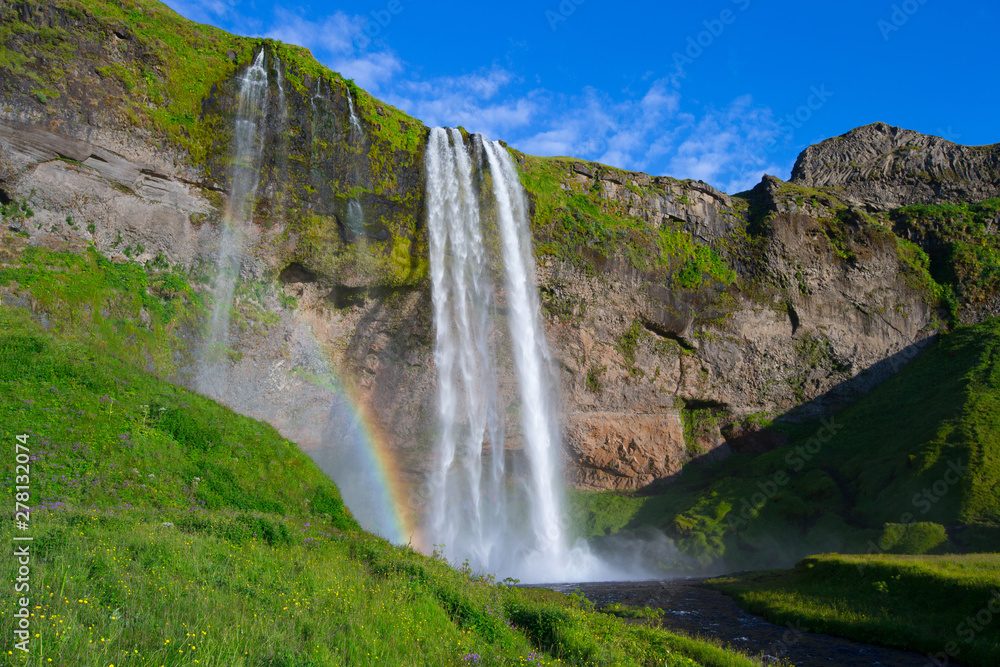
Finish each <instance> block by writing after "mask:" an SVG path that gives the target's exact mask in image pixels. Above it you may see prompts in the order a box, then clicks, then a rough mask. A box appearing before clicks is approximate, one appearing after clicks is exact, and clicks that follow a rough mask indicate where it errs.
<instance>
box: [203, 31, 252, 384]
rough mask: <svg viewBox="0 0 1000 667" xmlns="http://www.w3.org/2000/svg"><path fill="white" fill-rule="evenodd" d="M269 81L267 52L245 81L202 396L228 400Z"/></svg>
mask: <svg viewBox="0 0 1000 667" xmlns="http://www.w3.org/2000/svg"><path fill="white" fill-rule="evenodd" d="M267 94H268V79H267V68H266V63H265V52H264V49H261V50H260V52H259V53H258V54H257V56H256V58H254V61H253V63H252V64H251V65H250V67H249V68H248V69H247V71H246V72H245V73H244V74H243V76H242V77H241V79H240V87H239V100H238V103H237V109H236V123H235V126H234V128H233V145H232V158H231V161H230V167H229V170H230V172H229V177H230V187H229V205H228V210H227V212H226V220H225V222H224V223H223V226H222V231H221V233H220V237H219V253H218V258H217V260H216V266H217V267H218V270H219V273H218V276H217V277H216V289H215V304H214V305H213V308H212V319H211V321H210V323H209V331H208V334H207V336H206V339H205V343H204V348H203V350H202V353H201V358H200V359H199V363H198V369H197V376H196V378H195V383H196V386H197V388H198V390H199V391H200V392H202V393H203V394H206V395H208V396H212V397H213V398H220V397H222V396H223V395H224V394H225V393H226V390H227V388H228V386H227V385H228V383H227V381H226V369H227V368H228V363H227V361H226V359H225V354H226V348H227V346H228V344H229V316H230V313H231V312H232V307H233V295H234V293H235V291H236V284H237V281H238V280H239V276H240V267H241V264H242V259H243V254H244V244H245V240H246V234H247V229H246V228H247V225H249V224H250V223H251V222H252V221H253V209H254V201H255V200H256V198H257V186H258V184H259V183H260V168H261V160H262V158H263V154H264V141H263V139H262V137H261V127H262V126H263V125H264V123H265V122H266V120H267Z"/></svg>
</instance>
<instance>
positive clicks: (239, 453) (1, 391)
mask: <svg viewBox="0 0 1000 667" xmlns="http://www.w3.org/2000/svg"><path fill="white" fill-rule="evenodd" d="M22 434H23V435H27V436H28V437H27V439H26V442H27V447H28V449H29V450H30V455H31V461H30V463H29V465H30V484H29V485H30V499H28V500H27V502H28V504H29V505H30V506H31V507H32V513H31V521H30V530H29V531H28V532H27V533H19V534H30V535H31V536H33V537H34V538H35V541H34V542H33V543H31V549H32V554H33V556H32V560H31V582H30V583H31V586H32V590H31V593H32V595H31V598H30V600H31V601H30V610H31V613H32V614H33V616H32V620H31V622H32V630H33V632H34V633H35V636H33V640H32V641H33V643H32V651H31V652H30V653H29V654H27V655H25V654H22V653H21V652H20V651H11V653H10V654H8V659H9V664H12V665H32V666H35V665H49V664H52V665H67V666H69V665H78V664H89V665H110V664H114V665H118V666H119V667H122V666H124V665H152V664H157V665H192V664H206V665H226V666H227V667H232V666H238V665H246V666H248V667H249V666H251V665H253V666H254V667H257V666H260V665H299V666H303V665H328V664H343V665H352V666H354V665H383V664H384V665H402V664H406V665H449V664H456V665H458V664H478V663H476V662H475V661H474V660H472V659H471V657H469V656H470V655H471V654H475V655H477V656H479V658H480V661H481V664H483V665H519V664H574V665H654V664H655V665H661V664H668V665H696V664H702V665H732V666H738V665H750V664H752V663H750V661H748V660H747V659H745V658H742V657H740V656H738V655H736V654H733V653H730V652H727V651H725V650H723V649H721V648H718V647H716V646H713V645H710V644H706V643H704V642H700V641H696V640H692V639H688V638H685V637H679V636H676V635H673V634H670V633H667V632H663V631H660V630H655V629H652V628H649V627H644V626H634V625H627V624H626V623H624V622H623V621H621V620H620V619H618V618H616V617H615V615H614V614H602V613H597V612H595V611H593V610H592V609H590V608H589V606H588V605H587V604H585V603H584V602H583V601H581V600H579V599H576V598H567V597H565V596H562V595H559V594H555V593H551V592H546V591H535V590H528V589H525V590H521V589H512V588H509V587H507V586H502V585H497V584H495V583H494V582H493V581H492V579H491V578H490V577H486V576H481V575H478V574H476V573H473V572H471V571H469V570H468V569H459V570H455V569H453V568H451V567H450V566H448V565H447V564H446V563H444V562H442V561H440V560H439V559H437V558H429V557H425V556H422V555H420V554H417V553H415V552H413V551H412V550H411V549H409V548H397V547H394V546H392V545H390V544H388V543H387V542H385V541H383V540H380V539H377V538H375V537H372V536H370V535H367V534H365V533H363V532H361V531H360V530H359V529H358V528H357V524H356V523H355V522H354V520H353V518H352V517H351V516H350V514H349V512H348V511H347V510H346V508H345V507H344V505H343V503H342V502H341V500H340V496H339V493H338V492H337V489H336V487H335V486H334V484H333V483H332V482H331V481H330V480H329V479H328V478H326V477H325V476H324V475H323V474H322V473H321V472H320V471H319V470H318V469H317V468H316V466H315V465H314V464H313V463H312V462H311V461H310V459H309V458H308V457H307V456H306V455H304V454H303V453H302V452H301V451H300V450H299V449H298V447H296V446H295V445H294V444H293V443H291V442H289V441H287V440H285V439H283V438H281V436H280V435H278V434H277V433H276V432H275V431H274V429H273V428H271V427H270V426H268V425H266V424H263V423H260V422H257V421H254V420H252V419H249V418H245V417H241V416H239V415H236V414H234V413H233V412H231V411H230V410H228V409H227V408H224V407H222V406H220V405H217V404H215V403H214V402H212V401H210V400H209V399H206V398H204V397H201V396H198V395H196V394H193V393H192V392H189V391H187V390H184V389H181V388H178V387H176V386H174V385H171V384H168V383H166V382H163V381H162V380H159V379H158V378H156V377H155V376H153V375H152V374H149V373H146V372H144V371H142V370H139V369H138V368H136V367H135V366H134V365H133V364H132V363H131V362H130V361H128V360H125V359H122V358H118V357H117V356H116V355H115V354H114V353H113V351H111V350H108V349H107V348H106V347H104V346H100V345H89V344H84V343H81V342H75V341H73V340H72V339H71V338H70V339H67V338H65V337H62V336H59V335H58V334H57V333H56V332H55V331H53V327H51V326H50V327H49V328H48V329H46V328H44V327H42V326H41V325H39V324H37V323H35V322H33V321H32V320H31V318H30V317H29V316H28V313H25V312H23V311H19V310H13V309H9V308H4V309H2V310H0V441H2V442H6V443H8V444H9V445H10V447H11V449H12V450H13V448H14V444H15V442H16V440H15V437H16V436H18V435H22ZM14 474H15V471H14V470H13V468H11V470H10V472H9V476H6V477H5V479H4V491H5V493H7V495H8V497H12V495H13V493H14V491H15V489H14V488H13V487H14V486H15V484H17V483H18V481H17V480H16V479H15V478H14ZM22 483H23V480H22ZM0 521H2V523H3V533H4V534H5V535H7V536H8V537H7V539H8V540H10V538H11V536H12V533H13V532H14V525H13V520H12V516H11V515H10V514H6V515H5V517H4V518H3V519H0ZM16 567H17V563H16V562H15V560H14V559H13V558H12V557H11V556H10V552H8V556H6V557H4V559H3V568H4V574H5V576H7V578H8V580H9V581H11V582H13V580H14V578H15V576H16V575H15V569H16ZM14 604H15V602H14V600H13V598H12V597H10V596H8V598H7V601H6V602H5V603H4V604H3V605H2V606H0V632H4V633H6V634H7V635H8V636H12V633H13V628H14V623H15V621H14V618H13V613H14ZM612 611H615V612H616V613H619V614H620V612H621V610H612ZM532 654H534V655H532ZM467 657H469V659H464V658H467ZM529 659H530V660H529ZM49 660H51V662H49ZM196 660H197V661H198V662H197V663H196V662H195V661H196ZM81 661H82V662H81Z"/></svg>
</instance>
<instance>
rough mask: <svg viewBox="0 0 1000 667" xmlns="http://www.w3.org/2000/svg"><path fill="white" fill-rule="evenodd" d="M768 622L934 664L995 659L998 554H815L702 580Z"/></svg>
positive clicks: (998, 655)
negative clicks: (768, 568) (788, 564)
mask: <svg viewBox="0 0 1000 667" xmlns="http://www.w3.org/2000/svg"><path fill="white" fill-rule="evenodd" d="M709 583H710V584H711V585H712V586H714V587H715V588H717V589H719V590H721V591H723V592H724V593H726V594H728V595H732V596H733V597H734V598H735V599H736V600H737V602H739V603H740V604H741V605H742V606H743V607H744V608H746V609H748V610H750V611H751V612H753V613H757V614H763V615H765V616H767V618H768V619H770V620H772V621H774V622H775V623H782V624H790V623H793V622H797V623H799V624H801V626H802V627H807V628H809V629H810V630H813V631H817V632H825V633H831V634H837V635H841V636H844V637H850V638H851V639H856V640H859V641H864V642H875V643H879V644H884V645H888V646H897V647H900V648H906V649H910V650H914V651H920V652H921V653H925V654H928V655H933V656H935V659H936V664H950V663H952V662H959V663H960V664H963V665H984V666H985V665H995V664H997V660H998V659H1000V625H998V624H997V623H995V622H994V620H995V619H996V618H997V617H998V616H1000V556H998V555H996V554H989V555H982V554H980V555H973V556H833V555H825V556H816V557H812V558H807V559H805V560H803V561H802V562H800V563H799V564H798V565H796V566H795V568H794V569H792V570H783V571H773V572H759V573H750V574H744V575H738V576H733V577H723V578H719V579H715V580H712V581H710V582H709Z"/></svg>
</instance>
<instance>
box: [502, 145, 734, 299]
mask: <svg viewBox="0 0 1000 667" xmlns="http://www.w3.org/2000/svg"><path fill="white" fill-rule="evenodd" d="M516 156H517V157H518V158H519V161H520V163H521V181H522V183H523V184H524V187H525V189H526V190H527V192H528V193H529V196H530V197H531V198H532V201H533V202H534V206H535V212H534V217H533V220H532V224H533V225H534V231H535V238H536V242H537V248H536V251H537V253H538V254H539V255H543V256H544V255H548V256H553V257H558V258H560V259H563V260H566V261H568V262H570V263H573V264H576V265H577V266H579V267H580V268H582V269H584V270H586V271H589V272H593V271H595V270H596V269H597V268H599V265H600V264H601V263H602V262H604V261H605V260H607V259H608V258H613V257H623V258H625V259H627V260H628V261H629V262H630V263H631V264H632V265H633V266H634V267H635V268H637V269H640V270H643V271H649V272H652V273H657V274H660V275H662V276H663V277H664V278H665V279H666V280H667V281H668V282H669V283H670V284H672V285H673V286H674V287H676V288H678V289H697V288H700V287H702V286H704V285H708V284H713V283H720V284H723V285H730V284H732V283H734V282H735V281H736V273H735V272H734V271H733V270H732V269H731V268H730V267H729V266H728V264H727V263H726V262H725V260H724V259H723V258H722V257H720V256H719V254H718V253H717V252H716V251H715V249H713V248H712V247H711V246H709V245H706V244H704V243H702V242H699V241H696V240H695V239H694V237H693V236H692V235H691V234H690V233H689V232H687V231H684V230H683V229H681V225H680V223H677V224H676V226H675V227H673V228H669V229H668V228H661V229H659V230H657V229H655V228H654V227H653V226H652V225H649V224H647V223H645V222H643V221H642V220H640V219H638V218H636V217H633V216H631V215H629V213H628V209H627V207H626V206H625V205H624V204H621V203H618V202H613V201H609V200H607V199H604V198H603V197H602V196H601V194H600V190H599V189H598V188H596V187H595V188H591V189H589V190H585V189H584V188H583V186H582V185H580V184H579V183H577V182H576V181H575V180H574V179H572V178H571V174H570V168H571V165H572V164H573V163H578V162H580V161H579V160H574V159H572V158H539V157H535V156H531V155H525V154H523V153H516ZM590 167H592V168H595V169H597V170H604V171H617V172H619V173H620V174H622V175H624V176H627V174H626V172H622V171H620V170H615V169H613V168H612V167H606V166H603V165H597V164H595V163H590ZM626 182H627V180H626ZM678 183H679V182H678ZM622 187H624V188H626V189H629V190H633V191H635V192H636V194H643V192H644V191H643V190H642V189H641V188H637V187H636V186H633V185H631V184H630V183H629V184H627V185H623V186H622ZM649 192H650V193H652V192H653V191H652V190H649ZM678 201H680V203H688V202H686V201H683V199H679V200H678Z"/></svg>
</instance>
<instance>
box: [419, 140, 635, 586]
mask: <svg viewBox="0 0 1000 667" xmlns="http://www.w3.org/2000/svg"><path fill="white" fill-rule="evenodd" d="M472 141H473V147H474V149H475V153H476V156H477V158H478V160H477V161H476V164H475V165H474V164H473V161H472V160H471V159H470V157H469V151H468V149H467V147H466V145H465V143H464V141H463V138H462V134H461V133H460V132H459V131H458V130H454V129H452V130H444V129H442V128H436V129H434V130H431V133H430V138H429V140H428V146H427V154H426V167H427V225H428V233H429V237H430V260H431V293H432V301H433V306H434V326H435V335H436V339H435V348H434V359H435V362H436V364H437V369H438V400H439V411H438V420H439V428H440V436H439V440H438V451H437V456H438V458H437V464H436V467H435V468H434V470H433V472H432V474H431V475H430V480H429V487H430V502H429V508H428V517H427V518H428V521H427V532H428V535H427V537H429V538H430V541H431V543H432V544H434V547H435V550H441V551H442V552H443V554H444V555H445V557H446V558H448V559H449V560H450V561H452V562H453V563H462V562H468V564H469V565H470V566H471V567H473V568H482V569H484V570H486V571H489V572H492V573H495V574H498V575H499V576H501V577H508V576H509V577H515V578H517V579H520V580H521V581H524V582H526V583H527V582H532V583H538V582H558V581H609V580H612V579H632V578H643V577H644V576H648V575H649V574H650V572H649V571H648V570H646V569H645V568H644V567H643V566H642V564H641V563H640V562H639V559H630V558H629V553H630V552H636V553H639V552H641V551H642V550H643V549H646V546H645V545H644V544H643V542H642V541H641V540H638V539H637V540H628V539H626V540H622V544H621V547H622V549H621V550H622V552H623V553H622V554H621V557H620V558H617V557H616V558H617V560H619V561H621V562H618V563H616V564H615V565H614V566H612V565H609V564H608V563H606V562H603V561H602V560H601V559H600V558H598V557H597V556H596V555H594V554H593V553H592V552H591V550H590V548H589V546H588V545H587V543H586V542H583V541H580V542H578V543H577V544H575V545H574V546H573V547H570V546H569V541H568V538H567V534H566V530H565V528H564V525H563V520H562V500H561V492H560V488H561V487H560V474H559V463H558V455H559V447H560V437H559V424H558V418H557V412H556V411H557V408H558V406H557V404H556V399H555V387H556V378H555V376H554V375H553V374H552V370H551V369H552V364H551V360H550V357H549V351H548V345H547V344H546V341H545V332H544V329H543V327H542V321H541V316H540V308H539V300H538V290H537V287H536V285H535V279H534V271H533V268H534V266H535V261H534V257H533V255H532V251H531V236H530V227H529V223H528V206H527V198H526V195H525V192H524V189H523V187H522V186H521V181H520V178H519V176H518V173H517V169H516V167H515V166H514V162H513V160H512V159H511V157H510V154H509V153H508V152H507V150H506V149H505V148H504V147H503V146H502V145H501V144H500V143H499V142H489V141H483V140H482V138H481V137H479V136H478V135H477V136H474V137H473V139H472ZM487 170H488V175H487ZM487 180H489V181H490V182H491V183H492V187H491V192H489V193H484V192H480V191H479V188H478V185H479V184H480V183H486V182H487ZM490 195H492V196H490ZM481 202H482V205H483V210H484V211H488V215H486V216H481V213H480V204H481ZM492 220H495V226H496V229H495V230H487V229H486V228H484V222H488V221H492ZM487 231H490V232H492V233H486V232H487ZM497 245H498V246H499V251H500V252H499V258H497V259H499V260H500V262H501V263H502V265H503V273H504V279H503V288H504V291H503V299H502V301H504V302H505V303H502V304H500V306H498V305H495V304H494V294H493V285H492V281H491V279H490V274H489V266H491V264H490V262H491V258H490V257H488V256H487V251H486V248H487V247H494V246H497ZM501 306H505V308H503V307H501ZM503 312H506V316H507V326H506V327H505V328H506V329H507V331H508V332H509V336H510V339H509V347H510V350H509V351H510V354H511V356H512V357H513V366H514V370H515V375H516V378H517V398H516V401H515V402H514V403H512V405H510V406H509V407H505V408H503V409H501V407H502V406H501V400H500V391H499V389H498V386H499V383H498V378H499V377H500V376H501V371H500V369H498V368H497V366H496V365H495V360H496V359H498V358H500V357H501V356H502V355H499V354H498V352H501V351H503V350H498V349H497V348H502V346H503V345H504V342H503V341H501V338H502V336H500V335H499V334H500V331H498V330H494V329H493V327H492V322H493V319H494V318H495V317H498V316H499V314H500V313H503ZM511 409H513V410H516V411H518V412H519V413H520V427H521V437H522V438H521V439H522V443H523V446H522V449H523V452H524V461H523V463H522V465H521V466H515V465H510V466H508V465H507V463H506V460H505V459H506V456H505V447H504V440H505V434H504V428H503V420H502V418H501V415H503V414H504V413H506V412H508V411H510V410H511ZM508 468H509V469H508ZM629 560H632V561H633V562H631V563H627V564H626V562H625V561H629Z"/></svg>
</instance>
